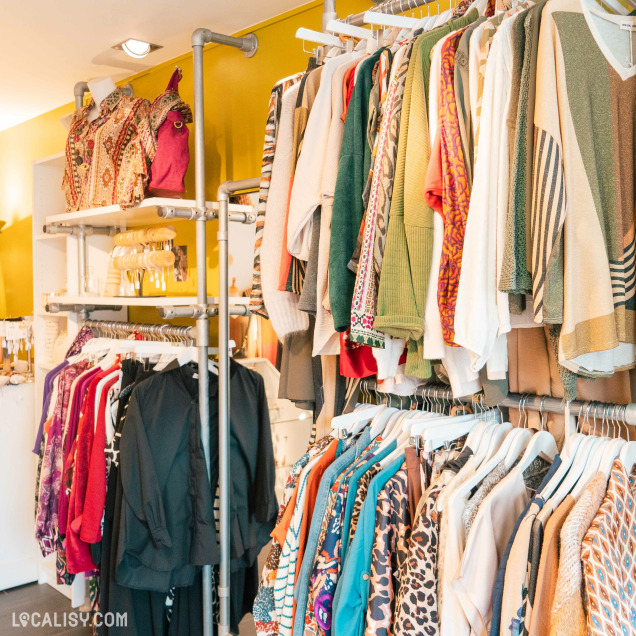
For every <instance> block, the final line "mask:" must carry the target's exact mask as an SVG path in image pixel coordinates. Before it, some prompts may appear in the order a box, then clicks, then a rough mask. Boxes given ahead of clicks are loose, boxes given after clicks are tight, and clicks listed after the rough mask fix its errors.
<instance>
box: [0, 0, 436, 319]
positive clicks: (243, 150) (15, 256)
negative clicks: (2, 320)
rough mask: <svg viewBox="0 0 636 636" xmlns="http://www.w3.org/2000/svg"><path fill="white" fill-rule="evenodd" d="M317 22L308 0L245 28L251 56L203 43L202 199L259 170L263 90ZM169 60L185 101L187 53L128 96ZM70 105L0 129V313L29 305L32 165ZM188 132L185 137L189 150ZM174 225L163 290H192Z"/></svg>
mask: <svg viewBox="0 0 636 636" xmlns="http://www.w3.org/2000/svg"><path fill="white" fill-rule="evenodd" d="M263 1H265V0H263ZM337 4H338V13H339V15H340V16H346V15H349V14H352V13H357V12H359V11H363V10H365V9H367V8H369V7H370V6H371V3H370V2H365V1H363V0H338V3H337ZM442 4H445V2H444V3H442ZM321 20H322V2H311V3H309V4H306V5H304V6H302V7H300V8H298V9H295V10H293V11H290V12H288V13H286V14H283V15H281V16H277V17H273V18H272V19H270V20H268V21H267V22H264V23H262V24H260V25H257V26H255V27H253V28H251V29H248V30H247V31H253V32H254V33H256V35H257V36H258V39H259V48H258V52H257V54H256V55H255V56H254V57H253V58H251V59H248V58H246V57H244V56H243V54H242V53H240V52H239V51H237V50H236V49H233V48H229V47H222V46H218V45H210V46H208V47H206V49H205V52H204V68H205V75H204V77H205V135H206V138H205V157H206V174H207V177H208V179H207V183H206V187H207V198H208V199H214V198H215V196H216V189H217V187H218V185H219V184H220V183H221V182H223V181H225V180H226V179H243V178H248V177H254V176H258V175H259V174H260V163H261V153H262V147H263V136H264V127H265V120H266V116H267V102H268V99H269V93H270V90H271V87H272V85H273V84H274V83H275V82H276V81H277V80H279V79H281V78H282V77H285V76H287V75H290V74H292V73H295V72H298V71H302V70H304V68H305V67H306V64H307V59H308V55H307V54H306V53H304V52H303V45H302V42H300V41H298V40H296V39H295V37H294V34H295V32H296V29H298V28H299V27H301V26H304V27H308V28H311V29H316V30H320V29H321ZM198 26H212V25H205V24H201V25H193V27H194V28H196V27H198ZM241 34H242V33H239V34H237V35H241ZM43 53H45V52H43ZM176 65H178V66H180V67H181V68H182V70H183V81H182V82H181V87H180V90H181V95H182V97H183V99H184V100H185V101H186V102H188V103H190V104H192V101H193V92H192V55H191V52H184V55H182V56H181V57H179V58H177V59H175V60H172V61H170V62H168V63H164V64H161V65H159V66H156V67H154V68H152V69H150V70H148V71H146V72H143V73H141V74H138V75H135V76H133V77H132V78H129V80H125V81H130V82H131V83H132V85H133V87H134V91H135V95H136V96H141V97H145V98H147V99H150V100H152V99H153V98H154V97H156V96H157V95H158V94H159V93H160V92H161V91H163V90H164V88H165V86H166V84H167V83H168V79H169V78H170V75H171V74H172V72H173V70H174V67H175V66H176ZM77 79H78V80H81V79H86V78H77ZM72 90H73V87H72V86H69V87H68V92H69V96H71V95H72ZM72 108H73V106H72V104H70V103H69V104H68V105H66V106H63V107H61V108H58V109H56V110H53V111H51V112H49V113H46V114H44V115H41V116H39V117H36V118H34V119H32V120H30V121H28V122H25V123H22V124H20V125H19V126H15V127H14V128H10V129H8V130H5V131H2V132H0V219H2V220H4V221H6V224H7V225H6V226H5V228H4V230H3V232H2V233H1V234H0V317H2V316H8V315H10V316H18V315H25V314H29V313H31V311H32V309H33V300H32V295H33V292H32V289H33V275H32V268H31V249H32V247H31V246H32V243H31V231H32V228H31V210H32V174H33V168H32V163H33V161H34V160H37V159H41V158H43V157H46V156H48V155H51V154H54V153H57V152H61V151H62V150H63V149H64V143H65V139H66V131H65V130H64V128H63V127H62V125H61V124H60V123H59V120H60V118H61V117H62V116H63V115H65V114H67V113H69V112H71V110H72ZM192 137H193V135H192V134H191V135H190V141H191V153H192ZM193 178H194V177H193V170H192V169H190V170H189V173H188V176H187V179H186V187H187V192H186V196H187V197H189V198H194V180H193ZM53 212H55V211H52V213H53ZM178 230H179V235H178V239H177V244H186V245H188V247H189V250H188V252H189V258H190V276H189V280H188V282H186V283H175V282H171V283H170V285H169V288H168V293H169V294H175V295H186V294H190V293H192V294H194V293H195V292H196V281H195V277H194V269H193V264H194V257H195V254H194V224H193V223H190V224H188V223H180V224H179V228H178ZM215 237H216V223H210V224H208V239H209V249H208V269H209V274H208V276H209V292H210V293H211V294H216V293H217V292H218V289H217V281H216V275H215V272H216V267H217V250H216V238H215ZM130 317H131V319H132V320H145V321H156V320H157V314H156V311H155V310H147V311H142V310H137V309H136V310H134V311H131V312H130Z"/></svg>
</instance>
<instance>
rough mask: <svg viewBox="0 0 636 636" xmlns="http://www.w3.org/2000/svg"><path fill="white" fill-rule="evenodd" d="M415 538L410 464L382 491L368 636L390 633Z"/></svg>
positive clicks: (376, 532)
mask: <svg viewBox="0 0 636 636" xmlns="http://www.w3.org/2000/svg"><path fill="white" fill-rule="evenodd" d="M410 538H411V519H410V516H409V505H408V473H407V469H406V465H403V466H402V468H401V469H400V470H399V471H398V472H397V473H396V474H395V476H394V477H393V478H392V479H390V480H389V482H388V483H387V485H386V486H385V487H384V488H383V489H382V490H381V491H380V495H379V497H378V505H377V508H376V513H375V534H374V538H373V550H372V556H371V579H370V584H369V604H368V607H367V625H366V629H365V636H390V635H392V634H393V622H394V617H395V613H396V610H397V604H396V599H397V598H398V597H399V595H400V585H401V583H402V582H403V580H404V578H405V570H406V565H407V559H408V549H409V541H410Z"/></svg>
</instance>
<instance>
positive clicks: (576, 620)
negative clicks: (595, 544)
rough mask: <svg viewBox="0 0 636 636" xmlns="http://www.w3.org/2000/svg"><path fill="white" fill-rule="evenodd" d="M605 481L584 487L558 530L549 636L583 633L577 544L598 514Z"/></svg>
mask: <svg viewBox="0 0 636 636" xmlns="http://www.w3.org/2000/svg"><path fill="white" fill-rule="evenodd" d="M606 490H607V480H606V479H605V475H603V473H597V474H596V476H595V477H594V479H592V481H590V483H589V484H588V485H587V486H586V487H585V489H584V490H583V493H582V494H581V497H580V498H579V500H578V501H577V502H576V505H575V506H574V508H573V509H572V512H570V514H569V515H568V518H567V519H566V521H565V523H564V524H563V528H561V553H560V555H559V574H558V577H557V586H556V594H555V596H554V599H553V601H552V616H551V618H550V634H551V636H552V635H554V636H556V635H557V634H581V636H583V635H584V634H586V633H587V625H586V620H585V609H584V605H583V597H582V586H583V569H582V567H581V542H582V541H583V538H584V537H585V535H586V533H587V531H588V530H589V528H590V525H591V523H592V521H593V520H594V517H595V516H596V513H597V512H598V510H599V508H600V506H601V503H602V501H603V497H604V496H605V492H606Z"/></svg>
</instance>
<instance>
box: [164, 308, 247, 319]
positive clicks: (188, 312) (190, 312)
mask: <svg viewBox="0 0 636 636" xmlns="http://www.w3.org/2000/svg"><path fill="white" fill-rule="evenodd" d="M157 311H158V312H159V315H160V316H161V317H162V318H163V319H165V320H168V319H172V318H201V317H203V316H208V317H209V318H214V316H218V315H219V307H218V305H190V306H188V307H173V306H171V305H168V306H164V307H157ZM250 313H251V312H250V308H249V307H248V306H247V305H231V306H230V315H231V316H249V315H250Z"/></svg>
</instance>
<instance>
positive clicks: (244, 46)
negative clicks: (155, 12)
mask: <svg viewBox="0 0 636 636" xmlns="http://www.w3.org/2000/svg"><path fill="white" fill-rule="evenodd" d="M213 42H215V43H217V44H225V45H229V46H234V47H236V48H238V49H240V50H241V51H243V53H244V54H245V56H246V57H248V58H249V57H252V56H253V55H254V54H255V53H256V51H257V49H258V40H257V38H256V35H254V34H253V33H249V34H247V35H245V36H243V37H241V38H236V37H230V36H226V35H221V34H219V33H213V32H212V31H210V30H208V29H202V28H200V29H197V30H196V31H194V33H193V34H192V56H193V70H194V180H195V202H196V206H197V212H198V216H197V217H196V253H197V259H196V265H197V305H196V307H194V308H188V307H185V308H183V309H185V310H186V313H185V315H188V311H189V312H190V315H192V316H193V317H196V321H197V326H196V334H197V338H196V342H197V347H198V349H199V414H200V420H201V437H202V446H203V453H204V455H205V463H206V467H207V471H208V476H209V475H210V472H211V466H210V404H209V397H208V395H209V392H208V384H209V381H208V345H209V339H210V331H209V313H210V311H209V310H210V307H208V305H207V297H208V295H207V239H206V224H207V222H208V221H209V220H211V218H210V216H209V215H208V214H207V211H206V207H205V201H206V199H205V179H206V174H205V127H204V95H203V47H204V46H205V45H206V44H210V43H213ZM259 185H260V179H258V178H255V179H246V180H243V181H226V182H225V183H222V184H221V185H220V186H219V189H218V197H217V200H218V202H219V212H218V219H219V225H218V232H217V241H218V244H219V305H218V313H217V315H218V317H219V392H218V394H219V525H220V528H219V543H220V563H219V587H218V595H219V604H220V608H219V609H220V620H219V625H218V636H226V634H229V633H230V484H231V481H230V355H229V349H228V347H227V346H225V345H224V344H223V345H221V343H227V342H228V341H229V339H230V298H229V293H230V292H229V287H230V281H229V249H228V238H229V224H230V220H235V221H239V222H244V223H249V222H252V223H253V222H254V221H255V218H253V217H252V218H247V217H246V218H245V219H230V212H229V199H230V194H231V193H233V192H240V191H245V190H254V189H257V188H258V187H259ZM179 309H180V308H174V312H173V315H174V316H177V315H179V311H178V310H179ZM212 313H213V312H212ZM212 598H213V596H212V566H210V565H205V566H203V636H212V635H213V632H214V629H213V627H214V616H213V612H212Z"/></svg>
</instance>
